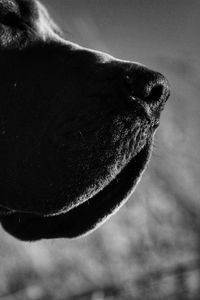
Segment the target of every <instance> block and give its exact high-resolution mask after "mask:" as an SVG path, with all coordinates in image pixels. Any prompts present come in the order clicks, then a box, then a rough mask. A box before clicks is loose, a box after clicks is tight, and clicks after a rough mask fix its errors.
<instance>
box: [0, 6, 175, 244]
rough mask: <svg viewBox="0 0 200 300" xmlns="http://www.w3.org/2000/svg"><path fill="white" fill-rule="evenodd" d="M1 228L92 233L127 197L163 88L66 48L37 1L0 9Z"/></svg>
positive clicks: (115, 62) (144, 72) (139, 70)
mask: <svg viewBox="0 0 200 300" xmlns="http://www.w3.org/2000/svg"><path fill="white" fill-rule="evenodd" d="M0 65H1V74H0V83H1V89H0V99H1V100H0V149H1V150H0V165H1V169H0V222H1V224H2V226H3V228H4V229H5V230H6V231H7V232H9V233H10V234H11V235H13V236H14V237H16V238H18V239H21V240H25V241H34V240H39V239H43V238H46V239H49V238H59V237H67V238H73V237H77V236H80V235H84V234H86V233H88V232H91V231H92V230H94V229H95V228H97V227H98V226H100V225H101V224H102V223H103V222H104V221H105V220H106V219H107V218H108V217H110V216H111V215H112V214H113V213H115V212H116V211H117V210H118V209H119V208H120V207H121V206H122V205H123V204H124V203H125V202H126V201H127V199H128V198H129V197H130V195H131V194H132V193H133V191H134V189H135V186H136V184H137V183H138V181H139V180H140V178H141V176H142V174H143V172H144V170H145V168H146V165H147V163H148V161H149V159H150V156H151V152H152V141H153V137H154V134H155V132H156V129H157V128H158V125H159V119H160V114H161V111H162V110H163V108H164V105H165V103H166V101H167V99H168V97H169V94H170V92H169V83H168V81H167V79H166V78H165V77H164V76H163V75H161V74H160V73H158V72H155V71H153V70H150V69H148V68H147V67H145V66H144V65H141V64H139V63H135V62H130V61H124V60H120V59H116V58H114V57H113V56H111V55H108V54H106V53H102V52H100V51H95V50H91V49H87V48H83V47H81V46H79V45H77V44H74V43H71V42H69V41H66V40H65V38H64V35H63V33H62V31H61V30H60V28H59V27H58V26H57V25H56V24H55V23H54V21H53V20H52V19H51V17H50V16H49V14H48V12H47V10H46V8H45V7H44V6H43V5H42V4H41V3H40V2H39V1H36V0H0Z"/></svg>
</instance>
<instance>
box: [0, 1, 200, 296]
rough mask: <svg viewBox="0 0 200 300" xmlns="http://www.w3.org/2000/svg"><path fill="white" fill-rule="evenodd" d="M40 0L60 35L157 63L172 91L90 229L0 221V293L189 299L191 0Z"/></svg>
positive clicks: (195, 201)
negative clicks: (140, 155)
mask: <svg viewBox="0 0 200 300" xmlns="http://www.w3.org/2000/svg"><path fill="white" fill-rule="evenodd" d="M43 3H44V4H45V5H46V6H47V8H48V9H49V11H50V13H51V15H52V16H53V17H54V19H55V20H56V21H57V23H58V24H59V25H60V26H61V27H62V28H63V30H64V33H65V35H66V38H67V39H69V40H71V41H74V42H77V43H80V44H81V45H83V46H86V47H89V48H94V49H98V50H102V51H106V52H108V53H110V54H112V55H114V56H116V57H118V58H121V59H127V60H135V61H139V62H141V63H143V64H146V65H147V66H149V67H150V68H152V69H155V70H158V71H160V72H161V73H163V74H165V75H166V77H167V78H168V79H169V81H170V84H171V89H172V95H171V98H170V100H169V102H168V104H167V106H166V109H165V111H164V112H163V115H162V119H161V126H160V128H159V130H158V132H157V135H156V139H155V145H154V152H153V155H152V159H151V162H150V164H149V166H148V169H147V171H146V173H145V174H144V176H143V178H142V180H141V182H140V183H139V185H138V187H137V190H136V192H135V193H134V195H133V197H132V199H130V200H129V201H128V203H127V204H126V205H125V206H124V207H123V208H122V209H121V210H120V211H119V212H118V213H117V215H115V216H114V217H112V218H111V219H110V220H109V221H108V222H107V223H106V224H104V225H103V226H102V227H101V228H100V229H98V230H96V231H95V232H94V233H92V234H91V235H89V236H87V237H84V238H80V239H77V240H67V239H59V240H50V241H39V242H36V243H23V242H19V241H17V240H15V239H14V238H12V237H11V236H9V235H8V234H7V233H5V232H4V231H3V230H2V229H1V228H0V299H1V300H13V299H20V300H23V299H25V300H29V299H30V300H32V299H35V300H36V299H37V300H46V299H48V300H51V299H52V300H53V299H54V300H64V299H65V300H68V299H70V300H71V299H74V300H75V299H77V300H78V299H79V300H90V299H91V300H104V299H106V300H108V299H109V300H112V299H117V300H118V299H125V300H129V299H130V300H131V299H133V300H140V299H142V300H146V299H149V300H151V299H152V300H154V299H159V300H160V299H162V300H163V299H170V300H171V299H173V300H174V299H183V300H189V299H192V300H195V299H199V295H200V218H199V215H200V180H199V178H200V157H199V153H200V99H199V94H200V57H199V53H200V34H199V28H200V18H199V13H200V1H199V0H192V1H190V0H181V1H179V0H163V1H160V0H57V1H55V0H43Z"/></svg>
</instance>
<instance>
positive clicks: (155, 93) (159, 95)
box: [126, 65, 170, 105]
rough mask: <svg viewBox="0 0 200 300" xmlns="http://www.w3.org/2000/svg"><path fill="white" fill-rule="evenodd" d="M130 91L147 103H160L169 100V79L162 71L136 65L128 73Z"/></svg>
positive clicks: (132, 94) (127, 80)
mask: <svg viewBox="0 0 200 300" xmlns="http://www.w3.org/2000/svg"><path fill="white" fill-rule="evenodd" d="M126 84H127V85H128V88H129V93H131V96H132V97H133V99H134V98H139V99H141V100H143V101H145V102H146V103H147V104H157V105H160V104H161V103H164V102H165V101H167V99H168V97H169V94H170V88H169V83H168V81H167V79H166V78H165V77H164V76H163V75H162V74H160V73H158V72H155V71H152V70H149V69H148V68H146V67H144V66H140V65H139V66H134V67H133V68H131V69H130V70H129V71H128V72H127V74H126Z"/></svg>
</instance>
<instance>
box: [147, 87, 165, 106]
mask: <svg viewBox="0 0 200 300" xmlns="http://www.w3.org/2000/svg"><path fill="white" fill-rule="evenodd" d="M163 94H164V87H163V85H162V84H157V85H155V86H153V87H152V88H151V89H150V92H149V95H148V96H147V97H146V98H145V100H146V101H147V100H149V102H158V101H159V100H161V98H162V96H163Z"/></svg>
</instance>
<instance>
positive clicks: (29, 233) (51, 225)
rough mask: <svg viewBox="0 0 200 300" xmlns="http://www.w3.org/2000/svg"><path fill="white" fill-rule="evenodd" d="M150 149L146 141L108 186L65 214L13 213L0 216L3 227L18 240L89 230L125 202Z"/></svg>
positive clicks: (141, 170)
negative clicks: (44, 215)
mask: <svg viewBox="0 0 200 300" xmlns="http://www.w3.org/2000/svg"><path fill="white" fill-rule="evenodd" d="M150 149H151V142H147V143H146V145H145V146H144V147H143V148H142V149H141V150H140V152H139V153H138V154H137V155H136V156H135V157H133V158H132V160H131V161H130V162H129V163H128V164H127V165H126V167H125V168H124V169H123V170H122V171H121V172H120V173H119V174H118V176H117V177H116V178H115V179H114V180H113V181H112V182H111V183H110V184H109V185H108V186H107V187H105V188H104V189H103V190H102V191H100V192H99V193H98V194H96V195H95V196H94V197H93V198H92V199H90V200H88V201H86V202H84V203H82V204H80V205H79V206H77V207H75V208H73V209H71V210H70V211H68V212H67V213H63V214H60V215H56V216H49V217H43V216H38V215H34V214H29V213H20V212H14V213H12V214H10V215H7V216H1V223H2V226H3V227H4V229H6V230H7V231H8V232H10V233H11V234H12V235H14V236H15V237H17V238H19V239H21V240H38V239H41V238H58V237H68V238H73V237H76V236H79V235H82V234H84V233H88V232H90V231H92V230H93V229H95V228H96V227H98V225H100V224H102V223H103V222H104V221H105V220H106V219H107V218H108V217H109V216H111V215H112V214H113V213H114V212H115V211H116V210H118V209H119V208H120V207H121V206H122V205H123V204H124V202H125V201H126V200H127V198H128V196H129V195H130V193H131V192H132V191H133V190H134V187H135V185H136V183H137V181H138V179H139V178H140V176H141V174H142V172H143V171H144V169H145V165H146V163H147V161H148V158H149V156H150V152H151V151H150Z"/></svg>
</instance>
